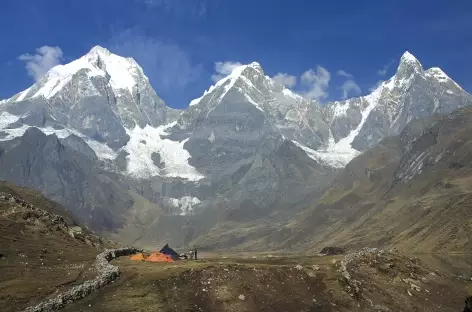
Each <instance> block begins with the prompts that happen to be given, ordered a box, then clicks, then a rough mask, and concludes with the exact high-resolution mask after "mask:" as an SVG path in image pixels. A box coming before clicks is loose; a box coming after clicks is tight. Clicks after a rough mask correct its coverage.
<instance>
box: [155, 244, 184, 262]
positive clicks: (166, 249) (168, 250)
mask: <svg viewBox="0 0 472 312" xmlns="http://www.w3.org/2000/svg"><path fill="white" fill-rule="evenodd" d="M159 252H161V253H163V254H166V255H168V256H169V257H171V258H172V259H173V260H178V259H179V257H180V255H179V254H178V253H177V252H175V250H174V249H172V248H170V247H169V244H166V245H165V246H164V247H162V249H161V250H159Z"/></svg>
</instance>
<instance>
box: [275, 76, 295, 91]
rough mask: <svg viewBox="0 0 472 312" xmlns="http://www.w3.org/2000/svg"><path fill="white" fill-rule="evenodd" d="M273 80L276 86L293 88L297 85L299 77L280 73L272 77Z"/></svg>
mask: <svg viewBox="0 0 472 312" xmlns="http://www.w3.org/2000/svg"><path fill="white" fill-rule="evenodd" d="M272 80H274V82H275V83H276V84H279V85H282V86H285V87H287V88H293V87H295V86H296V84H297V77H295V76H292V75H289V74H285V73H278V74H277V75H275V76H274V77H272Z"/></svg>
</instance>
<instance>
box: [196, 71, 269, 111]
mask: <svg viewBox="0 0 472 312" xmlns="http://www.w3.org/2000/svg"><path fill="white" fill-rule="evenodd" d="M253 71H255V73H254V72H253ZM251 72H252V73H253V75H252V78H257V77H254V75H258V74H260V75H262V76H263V75H264V71H263V70H262V67H261V65H260V64H259V63H257V62H252V63H250V64H246V65H241V66H238V67H236V68H234V69H233V70H232V71H231V73H230V74H229V75H228V76H226V77H224V78H222V79H220V80H219V81H217V82H216V84H214V85H212V86H211V87H210V88H209V89H208V90H206V91H205V92H204V93H203V95H202V96H201V97H199V98H197V99H194V100H192V101H191V102H190V104H189V106H195V105H198V104H199V103H200V102H201V100H202V99H203V98H204V97H205V96H206V95H208V94H210V93H213V92H214V91H216V90H217V89H219V88H220V87H224V90H225V91H224V92H223V93H222V94H221V96H220V99H222V98H223V97H224V96H225V95H226V93H227V92H228V91H229V90H230V89H231V88H232V87H233V86H234V84H235V83H236V81H237V80H238V79H242V80H243V81H244V82H245V83H246V84H248V85H250V86H252V82H251Z"/></svg>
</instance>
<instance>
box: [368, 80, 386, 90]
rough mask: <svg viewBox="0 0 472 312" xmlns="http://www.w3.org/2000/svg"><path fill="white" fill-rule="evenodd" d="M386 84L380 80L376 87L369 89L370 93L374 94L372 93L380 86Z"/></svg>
mask: <svg viewBox="0 0 472 312" xmlns="http://www.w3.org/2000/svg"><path fill="white" fill-rule="evenodd" d="M383 82H384V80H379V81H377V82H376V83H375V85H373V86H372V87H370V88H369V91H370V92H372V91H375V90H376V89H377V88H378V87H380V85H381V84H382V83H383Z"/></svg>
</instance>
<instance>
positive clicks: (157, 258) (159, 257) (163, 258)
mask: <svg viewBox="0 0 472 312" xmlns="http://www.w3.org/2000/svg"><path fill="white" fill-rule="evenodd" d="M146 261H149V262H174V260H172V258H171V257H169V256H168V255H165V254H163V253H160V252H153V253H152V254H151V255H150V256H149V257H147V259H146Z"/></svg>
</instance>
